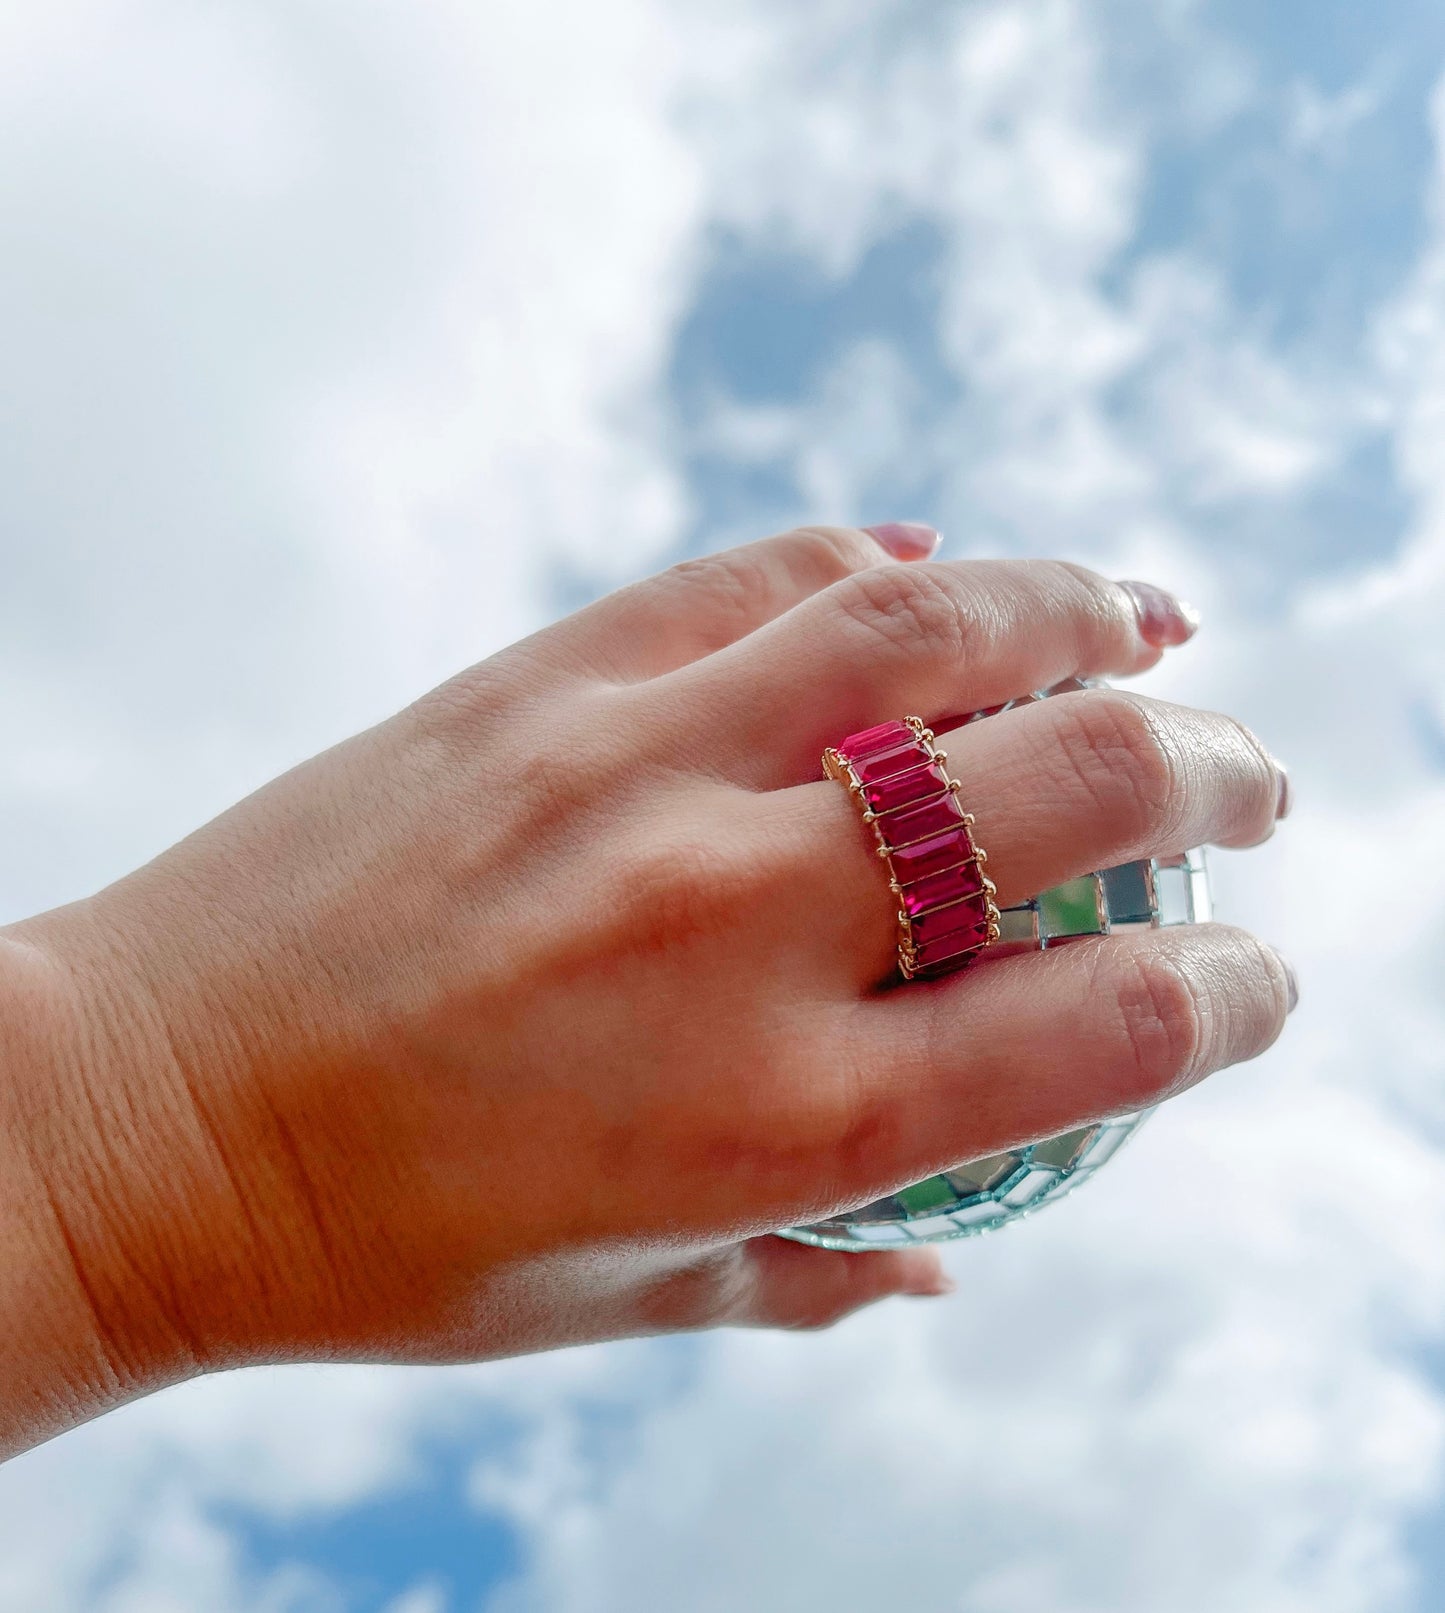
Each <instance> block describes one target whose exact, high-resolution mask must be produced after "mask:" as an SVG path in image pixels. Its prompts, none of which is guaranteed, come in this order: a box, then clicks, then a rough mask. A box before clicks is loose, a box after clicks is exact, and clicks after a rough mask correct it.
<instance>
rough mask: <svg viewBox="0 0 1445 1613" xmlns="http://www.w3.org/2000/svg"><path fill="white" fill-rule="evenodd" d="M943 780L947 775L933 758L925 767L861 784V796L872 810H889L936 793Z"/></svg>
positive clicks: (946, 778)
mask: <svg viewBox="0 0 1445 1613" xmlns="http://www.w3.org/2000/svg"><path fill="white" fill-rule="evenodd" d="M947 782H948V775H947V774H946V773H945V772H944V771H943V769H942V768H941V767H940V766H939V765H938V763H937V762H932V763H930V764H929V765H928V766H927V767H915V768H911V769H910V770H909V771H908V772H907V773H895V774H894V775H893V777H892V778H885V779H879V780H878V782H877V783H876V784H865V785H864V786H863V799H864V800H865V801H866V802H867V803H868V805H869V808H870V809H871V810H872V811H874V812H891V811H893V810H894V808H895V807H905V806H910V805H912V803H913V802H915V801H922V800H925V799H926V798H927V797H928V796H930V795H937V794H938V792H939V791H940V790H941V789H942V788H943V787H944V785H945V784H947Z"/></svg>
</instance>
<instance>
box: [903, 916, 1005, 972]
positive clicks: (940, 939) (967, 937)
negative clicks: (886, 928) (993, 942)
mask: <svg viewBox="0 0 1445 1613" xmlns="http://www.w3.org/2000/svg"><path fill="white" fill-rule="evenodd" d="M913 937H914V969H915V970H920V969H936V968H938V967H939V966H940V965H943V964H947V963H948V962H949V961H950V960H952V959H957V960H958V961H959V962H960V963H961V962H963V961H964V959H965V958H969V957H972V956H973V954H974V953H975V952H976V951H977V950H978V949H979V948H980V947H981V946H983V945H984V944H985V943H986V942H987V940H988V925H987V924H986V923H983V922H980V923H978V924H976V925H974V926H973V927H972V928H971V929H967V930H952V931H950V932H949V933H948V934H947V935H942V936H935V937H934V938H933V939H932V940H931V941H927V942H924V941H920V940H919V939H918V926H917V925H916V924H915V925H914V927H913Z"/></svg>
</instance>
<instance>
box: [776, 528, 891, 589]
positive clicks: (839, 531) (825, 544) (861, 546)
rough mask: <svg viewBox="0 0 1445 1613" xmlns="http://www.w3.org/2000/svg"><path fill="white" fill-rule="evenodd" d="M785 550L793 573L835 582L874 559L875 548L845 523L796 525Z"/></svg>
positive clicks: (807, 578)
mask: <svg viewBox="0 0 1445 1613" xmlns="http://www.w3.org/2000/svg"><path fill="white" fill-rule="evenodd" d="M785 552H786V554H787V558H788V561H789V564H790V565H791V566H792V568H793V570H794V573H795V574H798V575H801V576H802V577H803V578H805V579H806V580H808V581H814V580H821V581H824V582H836V581H837V580H838V579H839V578H842V577H847V576H851V575H852V573H853V572H855V571H859V570H861V569H862V568H863V567H865V566H871V565H873V564H874V562H875V561H876V559H877V554H876V551H874V550H872V549H870V548H869V546H868V545H867V544H866V543H865V541H864V540H863V539H862V538H861V537H860V536H859V534H858V533H857V532H856V531H855V530H854V529H853V528H852V527H846V526H800V527H795V528H794V529H793V530H792V531H791V532H790V533H788V536H787V540H786V544H785Z"/></svg>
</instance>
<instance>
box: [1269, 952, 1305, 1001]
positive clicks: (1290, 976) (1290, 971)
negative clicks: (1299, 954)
mask: <svg viewBox="0 0 1445 1613" xmlns="http://www.w3.org/2000/svg"><path fill="white" fill-rule="evenodd" d="M1273 951H1274V955H1275V957H1277V958H1278V959H1279V961H1280V963H1281V965H1282V966H1283V968H1284V977H1285V980H1286V981H1287V982H1288V984H1289V1011H1290V1013H1293V1012H1294V1011H1295V1009H1296V1008H1298V1007H1299V976H1298V975H1297V974H1296V973H1295V972H1294V965H1293V964H1291V962H1290V961H1289V959H1288V958H1287V957H1285V955H1284V953H1283V952H1281V951H1280V949H1279V948H1278V947H1275V948H1273Z"/></svg>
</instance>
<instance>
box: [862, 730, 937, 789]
mask: <svg viewBox="0 0 1445 1613" xmlns="http://www.w3.org/2000/svg"><path fill="white" fill-rule="evenodd" d="M927 760H928V752H927V750H926V749H925V748H924V747H923V745H922V744H921V743H920V741H918V740H916V739H914V740H910V742H909V743H908V744H907V745H899V746H897V747H896V748H895V749H893V750H881V751H875V752H874V753H873V754H872V755H871V756H865V757H864V758H863V759H862V760H861V761H857V762H854V764H853V771H854V772H855V773H856V774H857V775H858V777H859V778H860V779H862V781H863V782H864V783H865V784H871V783H872V782H873V780H874V779H880V778H887V777H888V775H889V774H890V773H901V772H903V771H904V769H905V768H909V767H917V766H918V765H919V764H920V763H922V762H926V761H927Z"/></svg>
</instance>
